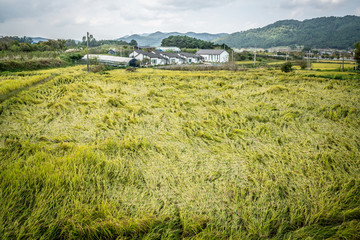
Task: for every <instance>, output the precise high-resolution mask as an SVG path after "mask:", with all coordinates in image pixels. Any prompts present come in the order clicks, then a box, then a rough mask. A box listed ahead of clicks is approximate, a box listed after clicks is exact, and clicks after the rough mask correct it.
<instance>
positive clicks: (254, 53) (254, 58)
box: [254, 47, 256, 67]
mask: <svg viewBox="0 0 360 240" xmlns="http://www.w3.org/2000/svg"><path fill="white" fill-rule="evenodd" d="M255 66H256V47H255V53H254V67H255Z"/></svg>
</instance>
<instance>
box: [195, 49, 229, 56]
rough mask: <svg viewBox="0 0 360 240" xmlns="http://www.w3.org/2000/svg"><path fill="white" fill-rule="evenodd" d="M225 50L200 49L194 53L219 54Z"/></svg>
mask: <svg viewBox="0 0 360 240" xmlns="http://www.w3.org/2000/svg"><path fill="white" fill-rule="evenodd" d="M223 52H226V51H225V50H224V49H200V50H199V51H197V52H196V55H209V54H212V55H220V54H221V53H223Z"/></svg>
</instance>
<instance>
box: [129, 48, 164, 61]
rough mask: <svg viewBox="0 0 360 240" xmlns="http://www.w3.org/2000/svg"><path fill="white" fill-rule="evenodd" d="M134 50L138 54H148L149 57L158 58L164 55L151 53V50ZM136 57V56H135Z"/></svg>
mask: <svg viewBox="0 0 360 240" xmlns="http://www.w3.org/2000/svg"><path fill="white" fill-rule="evenodd" d="M134 52H136V53H138V54H143V55H145V56H148V57H149V58H160V59H163V58H164V57H163V56H161V55H160V54H156V53H151V52H146V51H142V50H135V51H134ZM135 57H136V56H135Z"/></svg>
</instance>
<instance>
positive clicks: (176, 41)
mask: <svg viewBox="0 0 360 240" xmlns="http://www.w3.org/2000/svg"><path fill="white" fill-rule="evenodd" d="M161 46H163V47H178V48H199V49H217V48H220V49H226V50H230V49H231V48H230V47H229V46H227V45H226V44H215V43H212V42H208V41H204V40H200V39H197V38H192V37H188V36H169V37H167V38H164V39H163V40H162V41H161Z"/></svg>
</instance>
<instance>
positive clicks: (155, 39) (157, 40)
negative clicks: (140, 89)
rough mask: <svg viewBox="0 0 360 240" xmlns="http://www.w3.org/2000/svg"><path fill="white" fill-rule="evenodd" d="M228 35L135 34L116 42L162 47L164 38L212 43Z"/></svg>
mask: <svg viewBox="0 0 360 240" xmlns="http://www.w3.org/2000/svg"><path fill="white" fill-rule="evenodd" d="M226 35H228V34H227V33H219V34H211V33H194V32H187V33H179V32H170V33H163V32H155V33H151V34H141V35H139V34H134V35H130V36H125V37H122V38H118V39H116V40H123V41H126V42H130V41H131V40H136V42H137V43H138V44H139V45H140V46H160V45H161V41H162V40H163V39H164V38H167V37H169V36H188V37H193V38H197V39H200V40H204V41H211V40H214V39H216V38H220V37H223V36H226Z"/></svg>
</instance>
